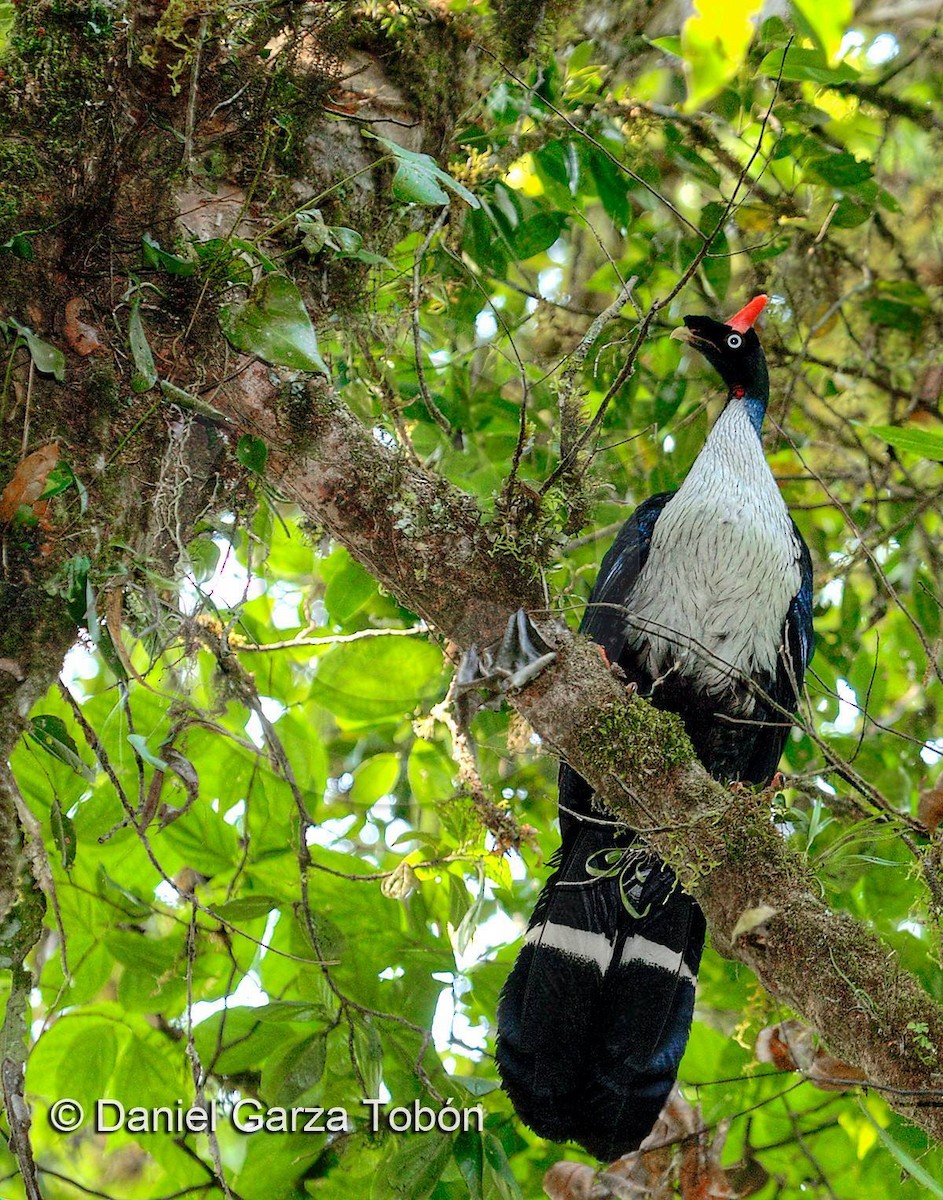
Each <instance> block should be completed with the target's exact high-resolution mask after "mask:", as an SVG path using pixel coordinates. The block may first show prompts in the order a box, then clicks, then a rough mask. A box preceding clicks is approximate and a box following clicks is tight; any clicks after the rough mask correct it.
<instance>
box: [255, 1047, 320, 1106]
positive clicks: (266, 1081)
mask: <svg viewBox="0 0 943 1200" xmlns="http://www.w3.org/2000/svg"><path fill="white" fill-rule="evenodd" d="M326 1061H327V1038H326V1037H325V1035H324V1034H323V1033H316V1034H314V1035H313V1036H312V1037H306V1038H302V1039H301V1040H300V1041H296V1042H293V1043H292V1044H291V1045H289V1046H288V1047H287V1049H286V1050H285V1052H284V1053H283V1054H282V1055H281V1056H280V1057H279V1058H277V1059H276V1060H275V1061H274V1062H272V1063H266V1065H265V1066H264V1067H263V1068H262V1092H263V1095H264V1096H265V1098H266V1100H268V1101H269V1102H270V1103H272V1104H288V1103H290V1102H291V1101H293V1100H295V1099H297V1098H298V1097H299V1096H301V1095H303V1094H304V1093H305V1092H307V1091H309V1090H310V1089H311V1088H313V1087H314V1086H315V1084H316V1083H317V1082H318V1081H319V1080H320V1078H321V1076H322V1075H323V1074H324V1064H325V1062H326Z"/></svg>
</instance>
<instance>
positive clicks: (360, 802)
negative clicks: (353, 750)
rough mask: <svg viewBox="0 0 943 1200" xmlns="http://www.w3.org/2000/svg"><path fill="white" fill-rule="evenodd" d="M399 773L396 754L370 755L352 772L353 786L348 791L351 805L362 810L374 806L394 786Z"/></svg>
mask: <svg viewBox="0 0 943 1200" xmlns="http://www.w3.org/2000/svg"><path fill="white" fill-rule="evenodd" d="M399 771H400V757H399V755H398V754H374V755H372V756H371V757H370V758H368V759H367V760H366V762H362V763H361V764H360V766H359V767H358V768H357V769H356V771H354V785H353V787H352V788H351V789H350V802H351V804H356V805H357V806H358V807H361V806H362V807H363V808H369V807H370V806H371V805H372V804H375V803H376V801H377V800H379V799H380V797H381V796H385V795H387V794H388V793H389V792H391V791H392V790H393V788H394V787H395V786H396V781H397V779H398V778H399Z"/></svg>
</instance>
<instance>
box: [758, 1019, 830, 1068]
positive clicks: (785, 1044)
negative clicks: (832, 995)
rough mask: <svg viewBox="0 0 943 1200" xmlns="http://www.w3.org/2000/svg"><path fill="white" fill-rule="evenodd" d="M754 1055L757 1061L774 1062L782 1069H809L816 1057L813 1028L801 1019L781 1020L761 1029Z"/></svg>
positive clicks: (775, 1065)
mask: <svg viewBox="0 0 943 1200" xmlns="http://www.w3.org/2000/svg"><path fill="white" fill-rule="evenodd" d="M754 1055H755V1056H756V1061H757V1062H767V1063H772V1064H773V1066H774V1067H778V1068H779V1070H780V1071H808V1069H809V1068H810V1067H811V1066H812V1060H813V1059H814V1058H815V1043H814V1041H813V1038H812V1030H811V1029H809V1028H808V1027H807V1026H805V1025H803V1024H802V1022H801V1021H780V1022H779V1023H778V1024H777V1025H768V1026H767V1027H766V1029H761V1030H760V1032H759V1034H758V1035H757V1039H756V1047H755V1049H754Z"/></svg>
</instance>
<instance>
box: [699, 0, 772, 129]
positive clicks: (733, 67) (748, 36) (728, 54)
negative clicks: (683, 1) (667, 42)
mask: <svg viewBox="0 0 943 1200" xmlns="http://www.w3.org/2000/svg"><path fill="white" fill-rule="evenodd" d="M762 7H763V4H762V0H726V2H725V3H724V4H717V3H716V2H712V0H694V15H693V16H691V17H688V19H687V20H686V21H685V23H684V25H683V27H682V29H681V54H682V57H683V58H684V64H685V67H686V68H687V77H688V98H687V101H686V103H685V108H686V109H687V110H688V111H689V112H690V111H691V110H692V109H696V108H700V107H701V105H703V104H704V102H705V101H706V100H710V99H711V98H712V97H714V96H716V95H717V93H718V92H719V91H720V90H721V88H723V87H724V85H725V84H726V83H728V82H729V81H730V80H731V79H733V77H734V75H736V73H737V71H738V70H739V69H740V66H741V64H742V63H743V60H744V58H745V57H746V53H747V49H748V48H749V45H750V42H751V41H752V40H753V18H754V17H756V15H757V13H758V12H759V11H760V9H761V8H762Z"/></svg>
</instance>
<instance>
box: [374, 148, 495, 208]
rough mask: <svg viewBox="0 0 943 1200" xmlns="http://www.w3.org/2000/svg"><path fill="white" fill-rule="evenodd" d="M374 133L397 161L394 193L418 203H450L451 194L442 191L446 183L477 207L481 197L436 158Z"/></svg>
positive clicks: (470, 204)
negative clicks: (407, 148) (459, 180)
mask: <svg viewBox="0 0 943 1200" xmlns="http://www.w3.org/2000/svg"><path fill="white" fill-rule="evenodd" d="M372 136H373V137H374V138H375V140H376V141H378V142H379V143H380V145H381V146H382V147H383V148H384V150H386V151H387V153H388V154H392V156H393V158H394V159H395V160H396V172H395V174H394V175H393V194H394V195H396V196H398V197H399V198H400V199H401V200H412V201H413V202H414V203H416V204H430V205H441V204H448V202H449V197H448V194H447V193H446V192H445V191H443V185H444V186H445V187H447V188H449V189H450V190H451V191H453V192H455V194H456V195H457V196H461V198H462V199H463V200H464V201H465V203H466V204H467V205H468V206H469V207H470V208H477V207H478V197H477V196H476V195H475V194H474V193H473V192H470V191H469V190H468V188H467V187H465V186H464V184H461V183H459V182H458V180H457V179H453V178H452V176H451V175H450V174H449V173H448V172H447V171H443V170H442V168H441V167H440V166H439V164H438V163H437V162H436V161H435V159H434V158H431V157H430V156H429V155H428V154H417V153H416V152H415V151H413V150H406V149H404V148H403V147H402V146H399V145H397V143H396V142H391V141H390V140H389V139H388V138H384V137H376V135H375V134H374V135H372Z"/></svg>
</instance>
